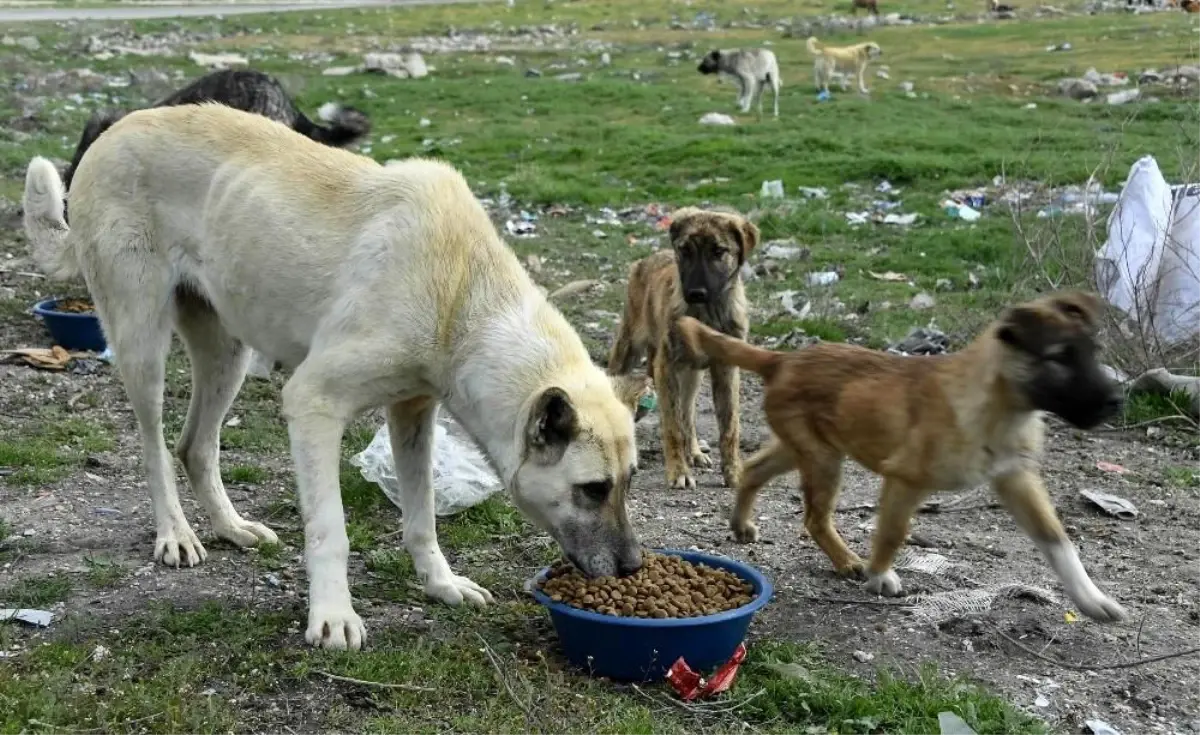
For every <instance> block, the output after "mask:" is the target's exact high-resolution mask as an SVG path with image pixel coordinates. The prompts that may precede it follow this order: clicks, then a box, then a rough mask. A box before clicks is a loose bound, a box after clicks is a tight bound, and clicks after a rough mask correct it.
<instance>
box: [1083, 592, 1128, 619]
mask: <svg viewBox="0 0 1200 735" xmlns="http://www.w3.org/2000/svg"><path fill="white" fill-rule="evenodd" d="M1074 602H1075V604H1076V605H1077V606H1078V607H1079V612H1081V613H1083V614H1084V615H1086V616H1088V617H1089V618H1091V619H1092V620H1095V621H1097V622H1100V623H1119V622H1121V621H1123V620H1128V619H1129V614H1128V613H1126V612H1125V608H1123V607H1121V604H1120V603H1119V602H1117V601H1116V600H1114V599H1113V598H1111V597H1109V596H1108V595H1106V594H1104V593H1103V592H1101V591H1099V590H1096V591H1095V594H1093V595H1089V596H1087V597H1083V596H1080V597H1079V598H1078V599H1076V600H1075V601H1074Z"/></svg>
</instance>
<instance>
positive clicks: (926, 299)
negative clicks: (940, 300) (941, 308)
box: [908, 291, 937, 311]
mask: <svg viewBox="0 0 1200 735" xmlns="http://www.w3.org/2000/svg"><path fill="white" fill-rule="evenodd" d="M936 305H937V299H935V298H933V296H932V295H931V294H928V293H926V292H924V291H922V292H921V293H919V294H917V295H916V296H913V297H912V301H909V302H908V308H910V309H913V310H914V311H922V310H924V309H932V308H933V307H934V306H936Z"/></svg>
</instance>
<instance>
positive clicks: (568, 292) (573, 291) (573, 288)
mask: <svg viewBox="0 0 1200 735" xmlns="http://www.w3.org/2000/svg"><path fill="white" fill-rule="evenodd" d="M602 285H604V284H602V283H601V282H600V281H598V280H596V279H594V278H586V279H582V280H578V281H571V282H570V283H565V284H563V285H562V286H560V287H558V288H557V289H555V290H554V291H551V292H550V296H549V298H550V299H551V300H554V299H562V298H566V297H568V296H577V295H579V294H582V293H587V292H588V291H591V290H592V289H593V288H597V287H599V286H602Z"/></svg>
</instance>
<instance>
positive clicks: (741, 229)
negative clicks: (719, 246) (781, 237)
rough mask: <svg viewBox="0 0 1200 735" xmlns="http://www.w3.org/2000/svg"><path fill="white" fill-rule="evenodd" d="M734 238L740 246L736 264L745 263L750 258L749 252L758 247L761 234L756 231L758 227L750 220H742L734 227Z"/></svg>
mask: <svg viewBox="0 0 1200 735" xmlns="http://www.w3.org/2000/svg"><path fill="white" fill-rule="evenodd" d="M733 233H734V237H735V238H737V241H738V244H739V245H740V246H741V248H742V249H741V252H740V253H739V254H738V263H745V262H746V259H747V258H749V257H750V251H752V250H754V248H756V247H758V241H759V238H760V237H761V233H759V231H758V225H756V224H754V223H753V222H751V221H750V220H745V219H744V220H742V221H741V222H739V223H738V224H737V225H735V227H734V230H733Z"/></svg>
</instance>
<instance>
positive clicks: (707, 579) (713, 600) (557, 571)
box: [542, 553, 754, 618]
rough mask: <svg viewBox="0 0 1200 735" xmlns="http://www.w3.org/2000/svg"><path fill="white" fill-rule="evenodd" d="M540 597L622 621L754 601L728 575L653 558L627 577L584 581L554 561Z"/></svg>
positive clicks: (689, 614)
mask: <svg viewBox="0 0 1200 735" xmlns="http://www.w3.org/2000/svg"><path fill="white" fill-rule="evenodd" d="M542 592H544V593H545V594H546V596H547V597H549V598H550V599H551V600H554V601H555V602H562V603H565V604H567V605H570V606H571V607H577V608H580V609H584V610H591V611H593V612H598V613H601V614H603V615H616V616H618V617H626V618H694V617H697V616H700V615H714V614H716V613H719V612H724V611H725V610H732V609H734V608H737V607H741V606H742V605H745V604H747V603H749V602H750V601H751V600H753V599H754V588H753V587H752V586H751V585H750V583H749V582H746V581H744V580H743V579H742V578H741V577H739V576H737V575H736V574H734V573H732V572H728V571H726V570H724V569H714V568H712V567H709V566H705V565H704V564H692V563H691V562H689V561H684V560H683V559H680V558H679V557H677V556H665V555H663V554H652V553H646V554H645V556H644V558H643V563H642V568H641V569H639V570H638V571H637V572H636V573H635V574H631V575H629V576H628V577H598V578H596V579H588V578H587V577H584V576H583V574H582V573H581V572H580V571H579V570H578V569H576V568H575V567H574V566H572V565H571V564H570V563H569V562H566V561H559V562H556V563H555V564H554V566H553V567H551V568H550V573H549V574H548V575H547V576H546V581H545V582H543V583H542Z"/></svg>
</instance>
